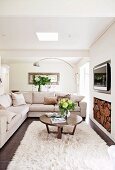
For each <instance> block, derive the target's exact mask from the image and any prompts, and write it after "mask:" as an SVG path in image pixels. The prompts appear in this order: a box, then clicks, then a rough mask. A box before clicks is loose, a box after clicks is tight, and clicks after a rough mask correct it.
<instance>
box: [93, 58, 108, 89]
mask: <svg viewBox="0 0 115 170" xmlns="http://www.w3.org/2000/svg"><path fill="white" fill-rule="evenodd" d="M93 76H94V89H95V90H99V91H110V88H111V65H110V61H108V62H104V63H102V64H100V65H97V66H95V67H94V69H93Z"/></svg>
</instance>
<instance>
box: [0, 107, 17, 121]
mask: <svg viewBox="0 0 115 170" xmlns="http://www.w3.org/2000/svg"><path fill="white" fill-rule="evenodd" d="M1 115H5V116H6V117H7V123H10V122H11V121H12V119H13V118H14V117H15V116H16V113H14V112H11V111H8V110H0V116H1Z"/></svg>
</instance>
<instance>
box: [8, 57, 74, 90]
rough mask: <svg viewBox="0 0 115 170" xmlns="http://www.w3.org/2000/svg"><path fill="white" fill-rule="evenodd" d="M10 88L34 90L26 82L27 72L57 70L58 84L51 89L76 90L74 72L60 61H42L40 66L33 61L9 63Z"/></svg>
mask: <svg viewBox="0 0 115 170" xmlns="http://www.w3.org/2000/svg"><path fill="white" fill-rule="evenodd" d="M9 66H10V90H26V91H27V90H34V87H33V86H32V85H29V84H28V73H29V72H57V73H60V82H59V85H56V86H53V87H54V88H52V90H55V91H63V92H76V84H75V73H74V69H72V68H71V67H70V66H69V65H68V64H66V63H63V62H61V61H56V62H50V61H47V60H46V61H44V62H42V63H41V65H40V67H35V66H33V63H12V64H11V63H10V64H9Z"/></svg>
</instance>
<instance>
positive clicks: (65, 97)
mask: <svg viewBox="0 0 115 170" xmlns="http://www.w3.org/2000/svg"><path fill="white" fill-rule="evenodd" d="M70 97H71V96H70V94H67V95H64V96H57V101H58V102H59V100H61V99H70Z"/></svg>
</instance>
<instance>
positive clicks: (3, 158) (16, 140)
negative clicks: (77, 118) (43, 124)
mask: <svg viewBox="0 0 115 170" xmlns="http://www.w3.org/2000/svg"><path fill="white" fill-rule="evenodd" d="M33 121H39V119H38V118H27V119H26V120H25V122H24V123H23V124H22V125H21V126H20V127H19V129H18V130H17V131H16V132H15V133H14V135H13V136H12V137H11V138H10V140H8V142H7V143H6V144H5V145H4V147H3V148H2V149H1V150H0V170H6V169H7V166H8V164H9V162H10V161H11V159H12V157H13V156H14V153H15V151H16V149H17V148H18V146H19V145H20V142H21V140H22V139H23V137H24V134H25V132H26V130H27V128H28V126H29V125H30V124H31V123H32V122H33ZM89 124H90V125H91V127H92V128H93V129H94V130H95V131H96V132H97V133H98V134H99V135H100V136H101V138H102V139H103V140H105V142H106V143H107V145H109V146H110V145H113V144H115V143H114V142H113V141H112V140H111V139H110V138H109V137H108V136H107V135H106V134H104V133H103V132H102V131H101V130H100V129H99V128H98V127H97V126H96V125H95V124H94V123H93V122H92V121H91V120H90V121H89Z"/></svg>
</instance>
